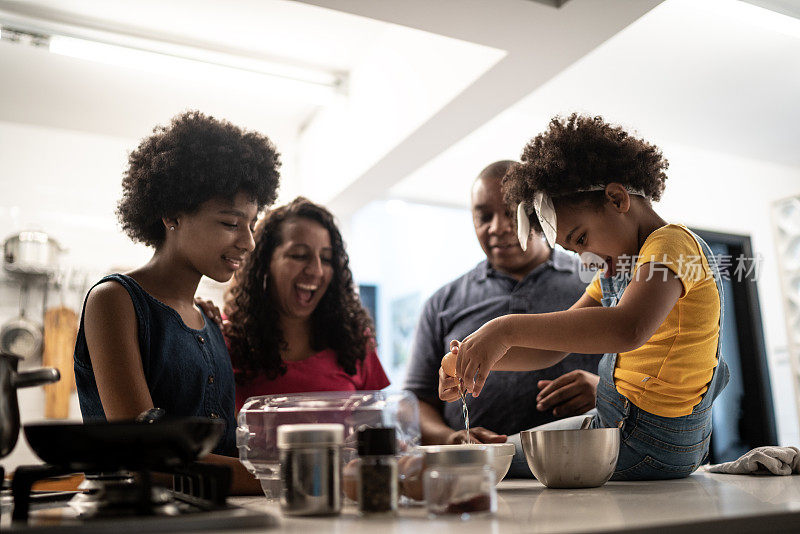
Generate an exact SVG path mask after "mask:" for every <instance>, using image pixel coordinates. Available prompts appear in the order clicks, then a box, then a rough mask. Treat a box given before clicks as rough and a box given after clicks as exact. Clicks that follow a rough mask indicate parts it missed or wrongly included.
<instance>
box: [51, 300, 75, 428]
mask: <svg viewBox="0 0 800 534" xmlns="http://www.w3.org/2000/svg"><path fill="white" fill-rule="evenodd" d="M77 336H78V314H77V313H75V311H73V310H72V309H71V308H67V307H66V306H60V307H58V308H51V309H49V310H47V311H46V312H45V314H44V351H43V352H42V365H44V366H45V367H55V368H56V369H58V371H59V372H60V373H61V380H59V381H58V382H55V383H53V384H48V385H46V386H44V416H45V417H46V418H47V419H67V418H68V417H69V402H70V397H71V395H72V392H73V391H75V372H74V371H73V366H72V365H73V364H72V354H73V352H74V350H75V338H76V337H77Z"/></svg>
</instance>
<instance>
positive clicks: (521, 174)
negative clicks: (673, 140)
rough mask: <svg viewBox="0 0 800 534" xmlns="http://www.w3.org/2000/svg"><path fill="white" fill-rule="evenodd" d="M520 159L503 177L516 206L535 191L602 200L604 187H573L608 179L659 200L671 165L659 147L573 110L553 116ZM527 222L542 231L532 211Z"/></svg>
mask: <svg viewBox="0 0 800 534" xmlns="http://www.w3.org/2000/svg"><path fill="white" fill-rule="evenodd" d="M520 159H521V163H520V164H519V165H516V166H514V167H513V168H512V169H511V170H510V171H509V173H508V174H507V175H506V177H505V178H504V179H503V193H504V197H505V200H506V202H508V204H509V205H511V206H514V207H516V205H517V204H519V203H520V202H523V201H526V202H530V201H531V200H532V199H533V196H534V193H535V192H536V191H544V192H545V193H547V194H548V195H550V197H552V198H554V199H555V198H558V199H559V201H560V202H563V201H565V200H566V201H568V202H574V203H578V202H584V201H591V202H594V203H595V204H596V205H597V204H602V200H603V197H604V194H603V192H602V191H600V192H583V193H577V191H578V190H580V189H585V188H587V187H591V186H598V185H600V186H604V185H606V184H609V183H612V182H616V183H620V184H622V185H624V186H627V187H628V188H631V189H639V190H641V191H643V192H644V195H645V197H646V198H648V199H650V200H655V201H658V200H659V199H660V198H661V193H662V192H663V191H664V182H665V180H666V179H667V176H666V174H665V172H664V171H666V169H667V167H668V166H669V163H668V162H667V160H666V159H664V156H663V155H662V154H661V150H659V148H658V147H656V146H654V145H651V144H650V143H648V142H647V141H645V140H643V139H638V138H636V137H632V136H631V135H629V134H628V133H627V132H626V131H625V130H623V129H622V128H621V127H619V126H612V125H611V124H608V123H607V122H605V121H604V120H603V118H602V117H587V116H583V115H578V114H577V113H573V114H572V115H570V116H569V118H568V119H566V120H564V119H563V118H561V117H554V118H553V119H552V120H551V121H550V125H549V127H548V129H547V130H546V131H545V132H544V133H541V134H539V135H537V136H536V137H535V138H533V139H532V140H531V141H530V142H529V143H528V144H527V145H526V146H525V148H524V149H523V151H522V157H521V158H520ZM531 226H532V227H533V228H534V229H535V230H536V231H539V232H540V231H541V228H540V226H539V221H538V220H537V219H536V216H535V215H534V216H532V217H531Z"/></svg>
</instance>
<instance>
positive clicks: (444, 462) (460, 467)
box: [423, 447, 497, 519]
mask: <svg viewBox="0 0 800 534" xmlns="http://www.w3.org/2000/svg"><path fill="white" fill-rule="evenodd" d="M425 465H426V470H425V474H424V475H423V481H424V490H425V501H426V503H427V506H428V513H429V514H430V515H431V516H443V515H451V516H456V517H460V518H461V519H469V518H470V517H473V516H481V515H488V514H493V513H494V512H495V511H496V510H497V491H496V489H495V474H494V470H493V469H492V467H491V465H490V460H489V455H488V451H487V449H486V448H485V447H482V448H475V447H473V448H469V449H449V450H438V451H431V452H426V453H425Z"/></svg>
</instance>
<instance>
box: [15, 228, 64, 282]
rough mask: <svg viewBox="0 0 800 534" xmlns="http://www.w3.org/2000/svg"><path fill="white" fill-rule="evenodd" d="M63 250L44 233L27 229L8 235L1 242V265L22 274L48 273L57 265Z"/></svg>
mask: <svg viewBox="0 0 800 534" xmlns="http://www.w3.org/2000/svg"><path fill="white" fill-rule="evenodd" d="M63 250H64V249H63V248H61V246H60V245H59V244H58V242H57V241H56V240H55V239H53V238H52V237H50V236H49V235H47V234H46V233H44V232H39V231H35V230H27V231H24V232H20V233H18V234H16V235H12V236H10V237H8V238H7V239H6V240H5V242H4V243H3V267H4V268H5V269H6V270H7V271H10V272H17V273H23V274H49V273H52V272H53V271H55V269H56V268H57V267H58V258H59V256H60V255H61V252H63Z"/></svg>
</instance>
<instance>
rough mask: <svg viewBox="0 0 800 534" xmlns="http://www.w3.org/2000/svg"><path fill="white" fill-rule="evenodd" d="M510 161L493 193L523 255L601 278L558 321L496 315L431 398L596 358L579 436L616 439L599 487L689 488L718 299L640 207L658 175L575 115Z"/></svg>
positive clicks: (694, 250) (716, 366) (674, 233)
mask: <svg viewBox="0 0 800 534" xmlns="http://www.w3.org/2000/svg"><path fill="white" fill-rule="evenodd" d="M521 159H522V163H521V164H519V165H518V166H517V167H516V168H515V169H514V170H513V171H511V173H510V174H509V175H508V176H507V177H506V178H505V180H504V191H505V195H506V200H507V201H508V202H509V204H512V205H516V206H517V214H518V230H519V237H520V242H521V243H523V246H525V244H526V242H527V239H528V236H529V234H530V230H531V226H533V228H534V229H536V230H537V231H541V232H542V233H544V235H545V238H546V239H547V241H548V243H549V244H550V246H554V245H555V244H556V243H558V244H559V245H561V246H562V247H564V248H566V249H568V250H573V251H575V252H577V253H579V254H581V256H582V258H584V261H588V260H587V258H593V260H592V261H594V262H596V263H601V264H603V265H604V268H603V270H601V271H600V272H599V273H598V275H597V276H596V277H595V279H594V280H593V281H592V283H591V284H590V285H589V287H588V288H587V290H586V293H585V294H584V295H583V297H581V299H580V300H578V302H576V303H575V304H574V305H573V306H572V307H571V308H570V309H569V310H566V311H563V312H555V313H545V314H533V315H506V316H504V317H499V318H497V319H494V320H492V321H489V322H488V323H486V324H485V325H483V326H482V327H481V328H480V329H478V330H477V331H476V332H474V333H473V334H471V335H469V336H468V337H467V338H465V339H464V340H463V341H461V342H459V341H457V340H454V341H453V342H452V343H451V350H452V351H453V352H454V353H456V354H457V357H458V361H457V365H456V375H457V377H450V376H447V375H446V374H445V373H444V371H443V370H440V372H439V376H440V387H439V393H440V397H441V398H442V400H445V401H452V400H455V399H457V398H458V395H459V394H458V385H459V380H462V381H463V384H464V387H465V388H466V390H467V391H470V392H471V393H472V394H473V395H475V396H478V395H479V394H480V391H481V388H482V387H483V384H484V382H485V381H486V377H487V376H488V374H489V372H490V371H492V370H504V371H528V370H534V369H541V368H545V367H549V366H551V365H553V364H554V363H556V362H558V361H559V360H561V359H562V358H564V356H566V355H567V354H569V353H571V352H577V353H584V354H592V353H605V354H604V356H603V357H602V359H601V361H600V365H599V375H600V382H599V384H598V388H597V412H598V414H597V416H596V417H595V419H594V422H593V425H594V426H595V427H619V428H620V429H621V431H622V440H621V446H620V454H619V460H618V463H617V467H616V470H615V473H614V476H613V478H614V479H616V480H642V479H661V478H679V477H684V476H687V475H689V474H690V473H692V472H693V471H694V470H695V469H697V467H698V466H699V465H700V464H701V463H702V462H704V461H705V459H706V457H707V455H708V448H709V439H710V436H711V405H712V403H713V401H714V399H715V398H716V397H717V396H718V395H719V393H720V392H721V391H722V389H723V388H724V387H725V385H726V384H727V382H728V378H729V372H728V368H727V365H725V362H724V361H722V359H721V355H720V352H719V340H720V334H721V325H722V310H723V301H722V299H723V292H722V285H721V283H720V278H719V271H718V267H717V264H716V261H715V258H714V255H713V254H712V252H711V250H710V248H709V247H708V245H707V244H706V243H705V242H704V241H703V240H702V239H701V238H700V237H698V236H697V235H695V234H694V233H692V232H691V231H690V230H688V229H687V228H685V227H683V226H679V225H674V224H668V223H667V222H666V221H664V220H663V219H662V218H661V217H660V216H659V215H658V214H657V213H656V212H655V211H654V210H653V208H652V205H651V201H657V200H659V198H660V197H661V194H662V192H663V190H664V181H665V180H666V175H665V174H664V171H665V169H666V168H667V165H668V164H667V161H666V160H665V159H664V158H663V156H662V154H661V152H660V151H659V150H658V148H656V147H655V146H653V145H651V144H649V143H648V142H646V141H644V140H642V139H637V138H635V137H632V136H630V135H628V134H627V133H626V132H625V131H624V130H622V129H621V128H620V127H617V126H612V125H609V124H608V123H606V122H604V121H603V119H602V118H600V117H594V118H592V117H584V116H579V115H576V114H573V115H572V116H570V117H569V118H568V119H566V120H563V119H560V118H554V119H553V120H552V121H551V122H550V125H549V128H548V130H547V131H546V132H544V133H542V134H540V135H538V136H536V137H535V138H534V139H533V140H531V142H530V143H528V145H527V146H526V147H525V149H524V151H523V154H522V158H521ZM545 389H547V388H545ZM566 393H567V394H568V392H566ZM547 394H549V392H548V391H545V390H542V392H540V394H539V399H541V398H543V397H544V396H546V395H547ZM582 419H583V417H580V416H579V417H578V418H575V419H574V420H565V421H563V422H559V423H560V427H561V428H565V427H567V428H568V427H570V426H571V425H578V424H579V422H580V421H582ZM576 428H577V426H576Z"/></svg>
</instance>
